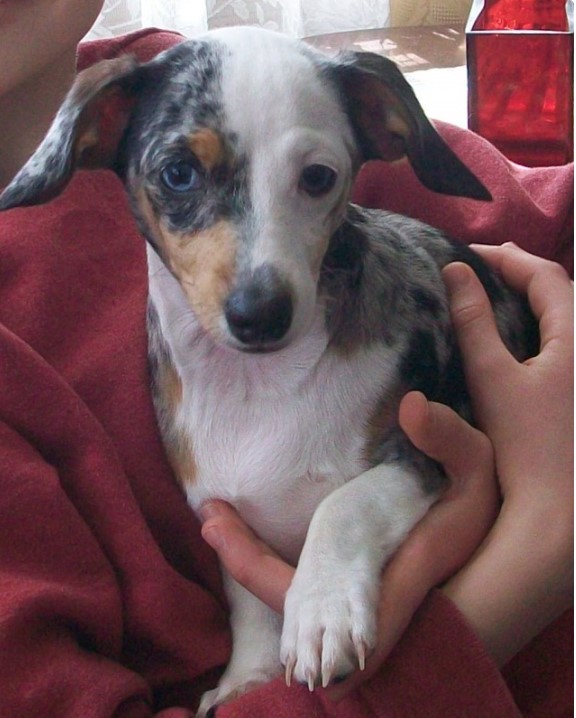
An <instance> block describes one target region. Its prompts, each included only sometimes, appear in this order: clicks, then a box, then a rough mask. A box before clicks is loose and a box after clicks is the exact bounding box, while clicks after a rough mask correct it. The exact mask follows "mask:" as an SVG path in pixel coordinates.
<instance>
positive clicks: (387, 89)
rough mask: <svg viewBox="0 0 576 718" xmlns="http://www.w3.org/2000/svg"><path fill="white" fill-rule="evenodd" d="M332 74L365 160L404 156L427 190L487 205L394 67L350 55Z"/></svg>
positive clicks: (371, 56)
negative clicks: (469, 198) (334, 75)
mask: <svg viewBox="0 0 576 718" xmlns="http://www.w3.org/2000/svg"><path fill="white" fill-rule="evenodd" d="M335 70H336V77H337V82H338V84H339V86H340V87H341V90H342V94H343V97H344V101H345V103H346V106H347V111H348V115H349V116H350V119H351V121H352V125H353V127H354V130H355V132H356V136H357V139H358V143H359V145H360V148H361V150H362V152H363V155H364V160H369V159H382V160H396V159H400V158H401V157H405V156H406V157H407V158H408V159H409V161H410V163H411V165H412V167H413V169H414V172H415V173H416V175H417V176H418V178H419V179H420V181H421V182H422V184H424V185H425V186H426V187H428V188H429V189H432V190H434V191H435V192H441V193H443V194H450V195H455V196H461V197H471V198H473V199H481V200H490V199H492V197H491V195H490V192H488V190H487V189H486V188H485V187H484V185H483V184H482V183H481V182H480V180H479V179H478V178H477V177H475V176H474V175H473V174H472V172H471V171H470V170H469V169H468V168H467V167H466V166H465V165H464V164H463V163H462V162H461V160H460V159H458V157H457V156H456V155H455V154H454V152H453V151H452V150H451V149H450V147H449V146H448V145H447V144H446V143H445V142H444V140H443V139H442V138H441V137H440V135H439V134H438V133H437V132H436V130H435V129H434V127H433V125H432V123H431V122H430V121H429V120H428V118H427V117H426V115H425V114H424V111H423V110H422V107H421V106H420V103H419V102H418V100H417V99H416V95H415V94H414V91H413V90H412V88H411V87H410V85H409V84H408V82H407V81H406V80H405V78H404V76H403V75H402V73H401V72H400V70H399V69H398V67H397V66H396V64H395V63H394V62H392V61H391V60H388V59H387V58H385V57H382V56H380V55H375V54H374V53H370V52H358V53H350V54H349V55H348V56H345V57H344V61H343V62H342V63H341V64H339V65H337V66H336V68H335Z"/></svg>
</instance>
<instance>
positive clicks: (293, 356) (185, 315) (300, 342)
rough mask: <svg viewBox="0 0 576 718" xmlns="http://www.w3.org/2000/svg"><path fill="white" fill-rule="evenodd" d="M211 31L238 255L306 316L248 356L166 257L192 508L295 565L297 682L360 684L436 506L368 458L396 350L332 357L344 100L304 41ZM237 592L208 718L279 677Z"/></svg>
mask: <svg viewBox="0 0 576 718" xmlns="http://www.w3.org/2000/svg"><path fill="white" fill-rule="evenodd" d="M213 36H215V37H218V38H219V39H221V40H222V41H223V42H225V43H226V44H227V46H228V48H229V51H230V52H229V54H228V55H225V59H224V66H223V69H222V77H223V83H224V85H223V90H224V91H223V97H224V105H225V107H224V110H225V114H226V122H227V128H228V129H229V130H231V131H232V132H233V133H235V136H237V138H238V143H239V148H238V149H239V151H240V152H241V153H245V155H246V156H247V157H248V158H249V163H250V175H249V182H250V183H251V193H250V197H251V201H252V205H253V213H252V216H251V224H250V241H249V242H247V243H246V246H244V245H242V250H241V251H242V252H244V253H245V254H246V253H248V256H249V260H250V263H249V266H250V268H251V269H256V268H257V267H258V266H259V264H261V263H264V262H266V263H268V264H272V265H273V266H274V267H275V268H276V269H277V270H278V272H279V273H280V274H281V276H282V277H283V278H284V279H285V280H286V281H288V282H289V284H290V287H291V292H292V295H293V297H294V301H295V310H294V319H293V322H292V326H291V329H290V332H289V334H288V336H287V338H286V341H285V343H284V345H283V348H281V349H278V350H277V351H274V352H272V353H269V354H244V353H242V352H241V351H238V350H237V348H234V347H235V341H234V339H233V337H231V335H229V333H228V336H227V330H226V327H225V319H224V316H222V321H221V324H222V327H221V331H220V332H219V336H220V340H219V338H218V336H211V335H208V334H207V333H206V332H205V331H204V330H203V329H202V328H201V326H200V325H199V323H198V321H197V320H196V318H195V316H194V314H193V313H192V310H191V309H190V306H189V304H188V302H187V300H186V298H185V296H184V293H183V291H182V289H181V287H180V285H179V283H178V281H177V280H176V279H175V278H174V277H173V276H172V275H171V274H170V273H169V272H168V271H167V269H166V268H165V267H164V265H163V264H162V262H161V261H160V259H159V258H158V257H157V255H156V254H155V253H154V251H153V250H152V249H149V250H148V259H149V276H150V293H151V298H152V301H153V303H154V305H155V307H156V310H157V312H158V316H159V321H160V327H161V331H162V334H163V336H164V337H165V339H166V341H167V342H168V344H169V347H170V352H171V355H172V361H173V363H174V366H175V369H176V371H177V373H178V375H179V377H180V379H181V381H182V385H183V399H182V402H181V405H180V406H179V408H178V409H177V412H176V416H175V426H176V428H177V429H178V430H179V432H181V433H184V434H185V435H186V436H187V437H188V440H189V441H190V442H191V449H192V453H193V458H194V465H195V476H194V477H193V480H191V481H189V482H188V483H187V484H186V492H187V496H188V499H189V501H190V504H191V505H192V506H193V507H194V508H195V509H196V510H197V509H198V508H199V507H200V506H201V505H202V504H203V503H204V502H205V501H206V500H208V499H210V498H213V497H217V498H222V499H225V500H227V501H230V502H231V503H232V504H233V505H234V506H235V507H236V508H237V509H238V511H239V512H240V514H241V515H242V517H243V518H244V520H245V521H246V522H247V523H248V524H249V525H250V526H251V527H252V528H253V529H254V530H255V531H256V533H257V534H259V535H260V537H261V538H262V539H263V540H264V541H265V542H267V543H268V544H270V545H271V546H272V547H273V548H275V549H276V550H277V551H278V552H279V553H280V554H281V555H282V556H284V557H285V558H286V559H287V560H289V561H291V562H292V563H293V564H294V565H296V564H298V568H297V571H296V576H295V579H294V582H293V585H292V587H291V589H290V591H289V593H288V597H287V601H286V607H285V620H284V628H283V634H282V642H281V656H282V660H283V661H284V663H285V664H286V666H287V678H288V679H290V678H291V676H292V674H293V675H294V676H295V677H296V679H297V680H300V681H305V682H306V683H308V685H309V686H310V687H311V688H312V687H313V686H315V685H317V684H319V683H321V682H322V683H324V684H326V683H327V682H328V681H329V680H330V679H331V678H333V677H335V676H337V675H339V674H340V673H342V672H348V671H350V670H351V669H352V668H353V665H354V655H356V656H357V657H358V658H357V660H359V661H360V662H361V663H362V661H363V656H364V655H365V654H366V653H367V652H368V651H370V649H371V648H372V647H373V646H374V644H375V641H376V606H377V596H378V584H379V573H380V569H381V566H382V563H383V562H384V561H385V560H387V558H388V557H389V556H390V555H391V553H392V552H393V551H394V550H395V549H396V548H397V546H398V545H399V543H400V542H401V540H402V539H403V538H404V537H405V535H406V533H407V532H408V531H409V529H410V528H411V527H412V526H413V525H414V523H415V522H416V521H417V520H418V519H419V518H420V517H421V516H422V515H423V513H424V512H425V511H426V509H427V508H428V506H429V505H430V503H431V502H432V498H431V497H429V496H426V495H425V494H424V492H422V491H421V489H420V487H419V481H418V477H417V476H416V475H414V474H411V473H410V472H409V471H408V470H406V469H400V468H399V467H398V466H394V465H387V466H381V467H377V468H375V469H370V470H369V464H368V461H367V457H366V455H365V450H366V443H367V424H368V421H369V418H370V417H371V416H372V415H373V414H374V413H375V412H376V410H377V408H378V406H379V402H380V400H381V398H382V397H383V396H385V395H386V391H387V388H388V387H389V386H390V385H392V384H393V383H394V384H395V383H396V376H397V371H398V366H397V362H398V357H399V355H400V352H399V351H398V347H395V348H394V349H393V350H392V349H390V348H387V347H385V346H384V345H382V344H380V343H374V344H373V345H371V346H365V347H357V348H356V349H354V350H353V351H352V350H350V352H346V353H344V352H342V353H338V352H336V351H334V350H333V348H331V347H330V346H329V345H328V336H327V333H326V329H325V307H324V306H323V305H322V303H321V301H320V300H319V298H318V296H317V284H318V277H319V270H320V263H321V259H322V256H323V254H324V252H325V250H326V247H327V243H328V240H329V238H330V236H331V235H332V233H333V232H334V231H335V229H336V227H337V226H338V225H339V223H340V221H341V218H342V214H343V212H344V209H345V203H346V200H347V197H348V190H349V188H350V184H351V181H352V176H353V169H354V167H355V164H356V161H357V159H356V157H355V154H354V153H355V149H354V141H353V137H352V130H351V128H350V124H349V121H348V119H347V117H346V116H345V114H344V111H343V109H342V107H341V105H340V104H339V102H338V99H337V97H336V96H335V91H334V90H333V88H330V87H327V86H325V85H323V84H322V81H321V79H320V77H319V75H318V73H317V72H316V71H314V70H313V68H312V65H311V64H310V63H309V62H308V61H307V59H306V58H303V55H302V51H301V50H300V49H298V48H297V46H296V45H295V44H294V42H293V41H292V40H288V39H287V38H284V37H282V36H278V35H273V34H270V33H262V32H259V31H253V30H245V29H244V30H237V29H236V30H227V31H221V32H217V33H214V34H213ZM271 44H272V45H273V46H274V47H273V48H271ZM261 68H265V71H266V75H265V77H264V76H262V75H261V72H262V69H261ZM286 78H288V83H286ZM276 80H278V82H276ZM280 80H281V81H280ZM287 85H288V86H289V87H293V88H294V89H293V91H291V93H290V96H289V97H287V96H286V89H285V88H286V86H287ZM282 88H284V89H282ZM279 105H282V112H278V106H279ZM313 163H322V164H325V165H328V166H329V167H331V168H332V169H334V170H335V171H336V172H337V175H338V180H337V183H336V186H335V187H334V188H333V190H332V191H331V192H330V193H328V194H327V195H326V196H324V197H321V198H315V199H313V198H311V197H309V196H306V194H305V193H303V192H301V191H299V189H298V180H299V177H300V175H301V173H302V170H303V169H304V168H305V167H306V166H308V165H309V164H313ZM245 258H246V257H245V256H244V257H243V259H245ZM222 337H223V339H222ZM236 344H237V342H236ZM356 477H357V478H356ZM352 479H353V480H352ZM351 480H352V481H351ZM311 522H312V523H311ZM310 524H311V528H310V531H309V532H308V537H307V538H306V534H307V531H308V527H309V525H310ZM303 546H304V548H303V549H302V547H303ZM301 551H302V555H300V554H301ZM226 587H227V594H228V597H229V599H230V603H231V607H232V617H231V622H232V630H233V645H234V650H233V656H232V659H231V661H230V664H229V666H228V668H227V670H226V672H225V674H224V676H223V678H222V680H221V682H220V684H219V686H218V687H217V688H216V689H215V690H214V691H211V692H209V693H208V694H206V695H205V696H204V699H203V701H202V704H201V707H200V711H199V714H198V715H199V716H204V715H206V713H207V712H208V710H209V709H210V707H211V706H212V705H216V704H218V703H220V702H223V701H226V700H228V699H230V698H232V697H234V696H235V695H237V694H238V693H241V692H243V691H244V690H246V689H248V688H249V687H251V686H252V685H254V683H255V682H256V683H257V682H261V681H264V680H267V679H269V678H270V677H272V676H274V675H276V674H277V673H278V671H279V670H280V663H279V658H280V641H279V632H280V622H279V620H278V618H277V617H275V616H274V615H273V614H272V613H271V611H270V609H268V608H267V607H266V606H264V605H263V604H262V603H261V602H260V601H259V600H258V599H256V598H255V597H254V596H252V595H251V594H248V593H247V592H246V591H245V590H244V589H242V588H241V587H240V586H238V585H237V584H236V583H235V582H234V581H233V580H232V579H231V578H230V577H228V576H227V577H226Z"/></svg>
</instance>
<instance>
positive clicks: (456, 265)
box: [442, 262, 473, 294]
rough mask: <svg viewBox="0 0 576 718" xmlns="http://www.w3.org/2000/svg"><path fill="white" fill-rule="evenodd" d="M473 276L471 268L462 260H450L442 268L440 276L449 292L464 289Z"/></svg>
mask: <svg viewBox="0 0 576 718" xmlns="http://www.w3.org/2000/svg"><path fill="white" fill-rule="evenodd" d="M472 277H473V270H472V269H471V268H470V267H469V266H468V265H467V264H464V263H463V262H452V263H451V264H447V265H446V266H445V267H444V269H443V270H442V278H443V280H444V284H445V285H446V288H447V290H448V293H449V294H452V293H453V292H457V291H458V290H460V289H464V288H465V287H466V286H467V285H468V284H470V281H471V279H472Z"/></svg>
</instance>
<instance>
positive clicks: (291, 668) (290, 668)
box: [284, 658, 296, 688]
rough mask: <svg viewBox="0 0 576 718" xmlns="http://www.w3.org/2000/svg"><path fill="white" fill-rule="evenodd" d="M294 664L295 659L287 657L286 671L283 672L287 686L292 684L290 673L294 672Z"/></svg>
mask: <svg viewBox="0 0 576 718" xmlns="http://www.w3.org/2000/svg"><path fill="white" fill-rule="evenodd" d="M295 665H296V660H295V659H294V658H289V659H288V660H287V661H286V672H285V674H284V677H285V680H286V685H287V686H288V688H290V686H291V685H292V674H293V673H294V666H295Z"/></svg>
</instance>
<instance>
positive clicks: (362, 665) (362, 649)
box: [354, 641, 366, 671]
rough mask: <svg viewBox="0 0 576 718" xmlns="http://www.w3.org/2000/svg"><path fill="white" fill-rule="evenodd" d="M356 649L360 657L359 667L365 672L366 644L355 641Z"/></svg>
mask: <svg viewBox="0 0 576 718" xmlns="http://www.w3.org/2000/svg"><path fill="white" fill-rule="evenodd" d="M354 647H355V648H356V655H357V656H358V667H359V668H360V670H361V671H364V670H365V669H366V644H365V643H364V641H354Z"/></svg>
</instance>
